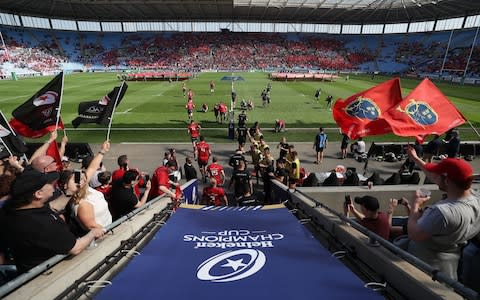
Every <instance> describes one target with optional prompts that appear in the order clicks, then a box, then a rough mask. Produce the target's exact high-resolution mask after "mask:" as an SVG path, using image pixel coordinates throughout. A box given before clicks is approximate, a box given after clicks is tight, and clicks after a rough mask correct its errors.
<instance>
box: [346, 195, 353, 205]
mask: <svg viewBox="0 0 480 300" xmlns="http://www.w3.org/2000/svg"><path fill="white" fill-rule="evenodd" d="M350 204H352V197H351V196H350V195H346V196H345V205H350Z"/></svg>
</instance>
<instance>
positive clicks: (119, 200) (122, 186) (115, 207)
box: [110, 170, 152, 220]
mask: <svg viewBox="0 0 480 300" xmlns="http://www.w3.org/2000/svg"><path fill="white" fill-rule="evenodd" d="M139 180H140V174H139V173H138V172H137V171H136V170H128V171H127V172H125V174H123V178H122V180H121V181H117V182H115V183H114V184H113V186H112V192H111V199H112V201H110V207H111V209H112V216H113V220H118V219H119V218H120V217H122V216H124V215H126V214H128V213H129V212H131V211H133V210H134V209H136V208H139V207H141V206H142V205H144V204H145V202H147V198H148V195H149V193H150V190H151V186H152V185H151V182H150V181H147V183H146V186H145V193H144V194H143V196H142V197H141V198H140V199H139V198H138V197H137V195H136V194H135V191H134V186H135V185H137V184H138V181H139Z"/></svg>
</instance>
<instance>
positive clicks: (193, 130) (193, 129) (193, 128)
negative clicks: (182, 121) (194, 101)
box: [187, 120, 202, 159]
mask: <svg viewBox="0 0 480 300" xmlns="http://www.w3.org/2000/svg"><path fill="white" fill-rule="evenodd" d="M200 129H202V127H201V126H200V124H198V123H195V121H194V120H191V121H190V124H189V125H188V127H187V130H188V133H189V134H190V138H191V139H192V146H193V158H195V159H197V157H196V154H195V147H196V146H197V142H198V137H199V136H200Z"/></svg>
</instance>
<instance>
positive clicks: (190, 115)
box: [185, 100, 195, 121]
mask: <svg viewBox="0 0 480 300" xmlns="http://www.w3.org/2000/svg"><path fill="white" fill-rule="evenodd" d="M185 108H186V109H187V114H188V119H189V120H190V121H191V120H193V109H194V108H195V104H194V103H193V101H192V100H188V102H187V104H185Z"/></svg>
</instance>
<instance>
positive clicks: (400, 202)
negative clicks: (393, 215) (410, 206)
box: [397, 198, 405, 205]
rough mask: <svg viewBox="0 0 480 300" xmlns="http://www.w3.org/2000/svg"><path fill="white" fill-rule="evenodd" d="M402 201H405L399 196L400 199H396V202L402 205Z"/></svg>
mask: <svg viewBox="0 0 480 300" xmlns="http://www.w3.org/2000/svg"><path fill="white" fill-rule="evenodd" d="M403 201H405V200H403V198H400V199H398V200H397V204H398V205H402V204H403Z"/></svg>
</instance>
